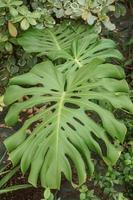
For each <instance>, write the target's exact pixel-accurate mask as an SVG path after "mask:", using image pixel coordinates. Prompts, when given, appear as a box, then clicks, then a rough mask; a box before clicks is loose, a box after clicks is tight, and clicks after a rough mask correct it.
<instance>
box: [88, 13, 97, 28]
mask: <svg viewBox="0 0 133 200" xmlns="http://www.w3.org/2000/svg"><path fill="white" fill-rule="evenodd" d="M96 19H97V17H95V16H94V15H92V14H91V12H89V14H88V17H87V22H88V24H89V25H93V24H94V22H95V21H96Z"/></svg>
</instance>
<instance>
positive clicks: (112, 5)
mask: <svg viewBox="0 0 133 200" xmlns="http://www.w3.org/2000/svg"><path fill="white" fill-rule="evenodd" d="M123 3H124V1H123V0H102V1H99V0H95V1H92V0H76V1H72V0H70V1H69V0H67V1H62V0H46V1H45V0H34V1H27V0H23V1H22V0H1V1H0V84H1V85H3V86H5V85H6V84H7V83H8V80H9V78H10V77H12V76H13V75H15V74H17V73H20V74H21V73H23V72H24V71H26V70H27V71H28V70H29V67H28V66H33V65H34V64H35V62H36V61H35V59H34V58H33V59H32V56H31V55H29V54H26V53H25V52H23V51H22V50H21V49H20V48H19V47H18V46H16V45H17V41H16V39H15V38H16V37H17V36H18V35H19V34H21V32H23V31H24V30H27V29H28V28H30V27H31V26H32V27H36V28H38V29H43V28H44V27H52V26H54V25H55V24H56V23H58V22H59V21H60V20H62V19H64V18H66V19H73V20H78V19H82V20H83V23H87V24H88V26H92V25H93V24H94V25H95V29H96V30H97V31H98V32H100V31H101V28H102V26H101V25H102V24H104V25H105V26H106V27H107V28H109V29H111V30H112V29H113V28H115V25H114V24H112V23H111V22H110V18H109V15H108V12H109V13H111V12H112V11H113V14H114V15H116V14H117V16H116V17H119V16H120V15H124V13H125V7H124V4H123ZM110 11H111V12H110ZM69 22H70V21H68V24H69ZM29 62H33V64H31V63H30V64H29ZM1 93H3V90H1V91H0V94H1Z"/></svg>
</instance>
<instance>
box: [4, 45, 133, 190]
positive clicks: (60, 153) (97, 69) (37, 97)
mask: <svg viewBox="0 0 133 200" xmlns="http://www.w3.org/2000/svg"><path fill="white" fill-rule="evenodd" d="M98 49H99V47H98ZM124 78H125V74H124V71H123V69H122V68H120V67H119V66H115V65H112V64H101V60H98V59H94V60H93V61H92V62H90V63H89V64H86V65H84V66H83V67H81V68H79V69H76V70H75V71H72V72H71V73H68V74H63V73H61V72H60V71H59V70H58V67H55V66H54V65H53V64H52V62H50V61H47V62H43V63H40V64H37V65H35V66H34V67H33V68H32V69H31V71H30V72H28V73H26V74H23V75H20V76H17V77H14V78H12V79H11V80H10V86H9V88H8V89H7V91H6V94H5V97H4V102H5V104H7V105H11V104H12V105H11V107H10V109H9V112H8V114H7V116H6V119H5V121H6V123H7V124H8V125H13V124H15V123H16V122H17V120H18V119H19V114H20V113H21V111H23V110H24V109H28V108H32V107H34V106H36V107H37V106H40V105H41V106H43V107H42V109H40V110H38V112H36V113H35V115H34V116H32V117H30V118H28V119H27V120H26V121H25V123H24V125H23V126H22V127H21V128H20V129H19V130H18V131H17V132H16V133H15V134H14V135H12V136H11V137H9V138H8V139H6V140H5V142H4V143H5V145H6V147H7V149H8V151H9V155H10V159H11V161H12V162H13V165H14V166H16V165H17V164H19V163H21V164H20V165H21V170H22V172H23V173H26V172H27V171H29V172H30V173H29V178H28V181H29V183H31V184H32V185H34V186H36V185H37V182H38V181H39V179H40V180H41V185H42V186H43V187H45V188H50V189H59V188H60V184H61V174H62V173H63V174H64V175H65V177H66V179H67V180H69V181H70V182H71V183H72V166H73V165H74V166H75V169H76V171H77V176H78V180H79V183H78V184H79V185H81V184H83V183H84V182H85V181H86V176H87V175H88V174H89V175H91V174H92V173H93V170H94V164H93V162H92V158H91V153H92V152H95V153H96V154H98V155H99V156H100V157H101V158H102V159H103V160H104V161H105V162H106V163H107V164H108V165H113V164H115V163H116V161H117V159H118V158H119V156H120V153H121V149H119V148H118V147H115V145H113V142H114V141H115V140H116V139H117V140H118V141H120V142H121V143H122V142H123V140H124V138H125V134H126V127H125V125H124V124H123V123H122V122H120V121H119V120H117V119H115V117H114V116H113V114H112V113H111V112H110V111H109V110H107V108H106V109H105V108H103V107H101V106H100V105H99V104H98V101H99V100H100V101H108V102H109V103H110V104H111V105H112V106H113V107H114V108H124V109H126V110H129V111H131V112H133V104H132V103H131V101H130V99H129V94H128V92H129V88H128V86H127V83H126V81H125V80H123V79H124ZM16 91H17V92H16ZM27 95H28V97H29V98H28V99H27V100H25V101H22V99H23V97H24V96H27ZM17 100H18V101H17ZM19 100H21V101H19ZM90 111H91V112H93V113H95V115H97V116H98V117H99V119H100V120H99V121H95V120H94V117H93V115H92V116H91V114H90ZM32 124H34V128H33V130H32V134H28V129H29V128H30V127H31V126H32ZM35 124H36V125H35ZM110 137H111V139H110ZM100 141H102V142H103V143H104V146H105V147H106V151H104V153H103V149H102V146H101V142H100ZM71 163H73V165H72V166H71ZM53 177H54V178H53Z"/></svg>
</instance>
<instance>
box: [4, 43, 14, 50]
mask: <svg viewBox="0 0 133 200" xmlns="http://www.w3.org/2000/svg"><path fill="white" fill-rule="evenodd" d="M5 49H6V50H7V51H8V52H12V50H13V46H12V44H11V43H10V42H6V44H5Z"/></svg>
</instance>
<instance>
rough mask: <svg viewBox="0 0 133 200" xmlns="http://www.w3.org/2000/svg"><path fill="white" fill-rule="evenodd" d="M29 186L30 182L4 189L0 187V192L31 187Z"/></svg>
mask: <svg viewBox="0 0 133 200" xmlns="http://www.w3.org/2000/svg"><path fill="white" fill-rule="evenodd" d="M31 187H32V185H30V184H24V185H13V186H11V187H6V188H5V189H1V190H0V194H5V193H7V192H13V191H16V190H22V189H27V188H31Z"/></svg>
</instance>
